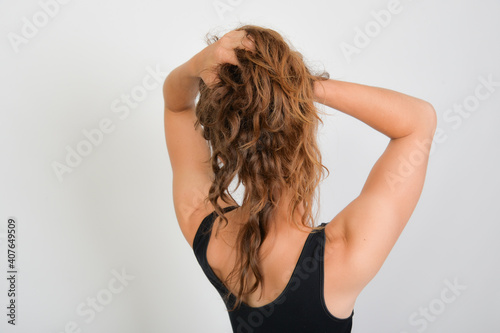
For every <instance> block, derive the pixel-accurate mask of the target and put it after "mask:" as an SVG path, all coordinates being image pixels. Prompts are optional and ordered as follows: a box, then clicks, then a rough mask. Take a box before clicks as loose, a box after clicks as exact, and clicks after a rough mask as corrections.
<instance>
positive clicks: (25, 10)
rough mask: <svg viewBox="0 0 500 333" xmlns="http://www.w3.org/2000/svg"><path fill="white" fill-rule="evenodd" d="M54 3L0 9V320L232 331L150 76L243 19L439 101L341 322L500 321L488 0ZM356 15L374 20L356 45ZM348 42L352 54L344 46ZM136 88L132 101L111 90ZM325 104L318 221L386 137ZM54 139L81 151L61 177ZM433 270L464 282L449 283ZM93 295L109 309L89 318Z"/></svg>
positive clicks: (397, 328)
mask: <svg viewBox="0 0 500 333" xmlns="http://www.w3.org/2000/svg"><path fill="white" fill-rule="evenodd" d="M55 1H56V0H41V1H40V2H39V1H34V0H27V1H22V2H14V1H3V2H1V3H0V22H1V25H0V36H3V37H2V38H0V50H1V52H0V70H1V78H0V87H1V90H0V114H1V118H0V142H1V145H0V149H1V150H0V153H1V156H2V163H1V164H0V165H1V166H0V168H1V169H0V170H1V173H0V177H1V180H2V181H1V185H0V189H1V190H0V195H1V197H0V242H1V243H0V247H1V251H0V253H1V255H0V269H1V273H0V276H2V277H4V276H6V275H7V252H6V251H7V245H8V243H7V221H8V218H9V217H15V219H16V223H17V225H18V230H17V231H18V233H17V239H16V240H17V247H16V255H17V257H16V258H17V268H18V273H17V286H16V290H17V292H18V295H17V298H16V306H17V307H16V314H17V318H16V319H17V325H16V326H17V327H12V325H8V324H7V323H6V321H7V316H6V314H7V309H6V306H7V301H8V297H7V290H8V284H7V280H6V279H5V278H1V279H0V295H1V296H0V303H1V308H2V310H0V318H2V319H1V321H0V331H1V332H6V333H9V332H23V333H24V332H26V333H28V332H30V333H31V332H37V333H45V332H51V333H56V332H57V333H60V332H120V333H132V332H133V333H136V332H229V331H230V324H229V320H228V317H227V314H226V313H225V311H224V310H225V308H224V305H223V303H222V300H221V299H220V297H219V295H218V294H217V292H216V291H215V289H213V287H212V286H211V285H210V283H209V282H208V280H207V279H206V277H205V276H204V274H203V272H202V270H201V268H200V267H199V266H198V263H197V262H196V259H195V257H194V254H193V253H192V251H191V249H190V247H189V245H188V244H187V242H186V241H185V240H184V238H183V236H182V234H181V232H180V229H179V227H178V225H177V222H176V219H175V214H174V210H173V204H172V195H171V184H172V173H171V169H170V164H169V161H168V154H167V150H166V145H165V141H164V132H163V99H162V92H161V82H162V80H163V79H164V78H165V76H166V75H167V73H168V72H170V71H171V70H172V69H174V68H175V67H177V66H178V65H180V64H182V63H183V62H185V61H187V60H188V59H189V58H190V57H191V56H192V55H194V54H195V53H196V52H198V51H199V50H201V49H202V48H203V47H204V46H205V44H204V41H203V37H204V35H205V33H206V32H208V31H210V30H212V31H217V30H219V31H223V32H225V31H228V30H229V29H232V28H234V27H236V25H237V24H238V23H239V22H241V23H250V24H258V25H259V24H260V25H265V26H268V27H270V28H273V29H276V30H277V31H279V32H281V33H283V34H284V35H285V36H286V37H287V38H288V39H289V40H290V41H291V42H292V44H293V45H294V46H295V47H296V48H297V49H299V51H301V52H302V53H303V54H304V56H305V57H306V59H308V61H309V62H310V64H311V65H312V66H314V67H315V68H317V69H321V68H322V66H324V68H325V69H326V70H327V71H329V72H330V74H331V77H332V78H336V79H341V80H346V81H353V82H359V83H365V84H370V85H376V86H381V87H385V88H389V89H394V90H397V91H401V92H404V93H407V94H410V95H414V96H417V97H420V98H422V99H425V100H428V101H429V102H431V103H432V104H433V105H434V107H435V108H436V111H437V114H438V118H439V122H438V131H437V133H436V138H435V146H434V148H433V151H432V155H431V158H430V162H429V169H428V173H427V180H426V184H425V187H424V191H423V193H422V196H421V199H420V202H419V204H418V206H417V208H416V210H415V212H414V214H413V216H412V217H411V220H410V222H409V224H408V226H407V227H406V229H405V231H404V232H403V234H402V236H401V238H400V239H399V241H398V243H397V244H396V246H395V247H394V249H393V251H392V252H391V254H390V256H389V257H388V259H387V261H386V262H385V264H384V266H383V267H382V269H381V270H380V272H379V274H378V275H377V276H376V277H375V279H373V280H372V282H371V283H370V284H369V285H368V286H367V288H366V289H365V290H364V291H363V292H362V294H361V295H360V297H359V298H358V300H357V302H356V305H355V316H354V328H353V332H356V333H364V332H370V333H372V332H375V333H377V332H383V333H388V332H389V333H403V332H406V333H414V332H429V333H430V332H439V333H441V332H457V333H459V332H460V333H462V332H464V333H466V332H467V333H468V332H498V331H500V324H499V322H498V320H497V318H496V312H497V311H498V309H500V288H499V286H498V281H499V279H500V268H499V265H498V253H499V250H500V245H499V242H498V232H499V231H500V227H499V223H498V222H499V219H498V216H499V213H500V209H499V207H500V205H498V200H499V199H500V191H499V190H498V188H499V187H500V178H499V177H498V170H500V168H499V166H500V160H499V158H498V155H499V154H498V144H499V143H500V142H499V134H498V131H497V128H496V127H498V125H499V120H500V112H499V111H500V110H499V106H500V83H499V82H500V63H499V61H498V59H500V44H499V43H498V33H499V32H500V31H499V29H500V21H499V20H498V13H499V12H500V3H499V2H498V1H495V0H481V1H465V0H454V1H451V0H443V1H439V2H437V1H430V0H414V1H411V0H400V1H399V4H398V3H397V2H394V1H390V0H377V1H368V0H363V1H357V2H355V3H354V2H348V1H344V2H339V1H337V2H332V1H327V0H322V1H320V0H316V1H308V2H306V1H297V0H294V1H287V2H286V5H285V2H278V1H274V2H270V1H263V0H221V1H212V0H210V1H201V0H196V1H175V2H174V1H158V0H156V1H155V0H142V1H134V0H128V1H123V0H121V1H118V0H104V1H99V2H98V1H77V0H72V1H67V0H66V2H67V3H65V2H64V1H63V0H60V2H55ZM221 3H224V4H226V7H224V8H226V9H227V11H225V12H219V13H218V12H217V10H216V9H215V8H216V6H217V5H218V6H220V8H222V5H221ZM42 4H45V5H42ZM49 4H51V5H49ZM42 7H45V11H44V9H42ZM388 7H390V8H391V9H392V10H393V14H391V19H390V22H385V23H384V22H383V23H384V25H385V26H384V27H380V25H378V26H377V23H375V22H376V21H375V17H374V16H373V14H372V11H375V12H379V11H381V10H383V9H387V8H388ZM45 12H51V14H52V16H53V17H50V16H48V15H47V14H44V13H45ZM34 20H35V21H36V22H35V23H36V24H38V26H39V27H36V26H35V29H36V30H34V29H33V28H31V29H29V27H28V26H29V25H30V24H31V23H33V21H34ZM357 28H359V29H362V30H364V29H365V28H367V29H372V30H369V32H368V33H369V34H371V35H372V37H370V40H369V43H367V44H368V45H362V44H360V43H361V42H362V40H360V39H359V36H358V37H356V34H359V33H357V32H356V31H357V30H356V29H357ZM377 29H379V30H377ZM23 34H24V37H23ZM23 38H24V39H23ZM16 41H17V42H16ZM365 42H366V41H365ZM347 44H349V45H350V47H351V50H353V49H352V48H353V47H356V45H357V46H358V48H357V51H356V52H357V53H352V54H350V55H349V54H346V53H344V52H343V51H342V50H341V48H342V47H343V48H347V47H349V46H346V45H347ZM156 70H158V71H159V73H158V74H155V75H156V76H157V80H158V82H156V81H155V80H154V79H151V77H152V76H151V74H150V72H154V71H156ZM148 75H150V76H151V77H149V78H146V77H147V76H148ZM145 78H146V80H147V81H146V82H145V84H146V86H147V87H146V88H144V83H143V80H144V79H145ZM488 78H489V79H490V80H492V81H493V82H494V84H493V85H492V86H491V87H484V84H483V83H482V82H483V81H484V80H488ZM479 85H483V87H480V88H477V87H478V86H479ZM488 89H490V90H488ZM141 92H143V93H144V92H146V94H145V95H144V96H141ZM130 94H134V96H136V98H137V103H136V104H133V107H132V106H131V107H127V106H126V104H125V102H123V101H122V100H121V98H122V97H126V96H124V95H130ZM475 94H478V96H479V98H477V97H475ZM142 97H144V98H142ZM475 102H478V105H474V103H475ZM464 104H466V106H465V107H464V106H461V105H464ZM457 106H458V107H457ZM454 107H455V109H454ZM458 108H462V109H463V110H464V111H463V112H462V115H460V113H458V112H457V111H456V110H458ZM467 109H469V110H471V111H467ZM327 110H328V112H329V113H330V114H331V115H332V116H329V117H325V118H324V121H325V126H324V127H323V128H321V130H320V133H319V137H320V140H321V146H322V148H323V156H324V162H325V163H326V165H327V167H329V168H330V170H331V171H332V174H331V176H330V177H329V178H328V179H327V180H326V181H325V182H324V183H323V184H322V186H321V194H322V197H321V209H320V221H318V223H320V222H327V221H329V220H331V219H332V218H333V217H334V216H335V215H336V214H337V213H338V212H339V211H340V210H341V209H342V208H343V207H344V206H345V205H347V204H348V203H349V202H350V201H351V200H352V199H354V198H355V197H356V195H357V194H358V193H359V191H360V190H361V187H362V185H363V183H364V181H365V179H366V176H367V175H368V172H369V171H370V169H371V167H372V165H373V163H374V162H375V161H376V159H377V158H378V156H379V155H380V154H381V153H382V152H383V150H384V148H385V145H386V144H387V141H388V139H387V138H386V137H385V136H383V135H382V134H380V133H378V132H376V131H374V130H373V129H371V128H370V127H368V126H366V125H364V124H362V123H360V122H359V121H357V120H355V119H354V118H350V117H348V116H345V115H344V114H341V113H339V112H337V111H334V110H332V109H327ZM99 126H101V127H100V128H101V129H100V130H99V131H102V130H106V131H107V133H104V134H102V138H101V137H99V135H98V134H97V132H96V131H93V132H92V130H93V129H96V128H99ZM84 131H90V132H92V133H94V141H95V144H91V145H88V144H86V143H85V140H86V137H85V135H84ZM96 140H97V141H96ZM68 147H69V149H80V150H83V151H85V149H87V150H86V152H87V153H88V154H87V156H84V157H83V158H82V160H81V161H78V160H76V159H75V158H74V157H73V159H72V160H70V163H71V162H72V163H73V166H74V167H72V168H71V173H69V172H67V173H62V175H61V176H60V177H58V176H57V172H55V170H54V164H55V163H56V162H57V163H60V165H59V167H61V166H62V165H66V167H68V164H67V162H66V161H65V159H66V158H67V154H68V150H67V149H68ZM65 170H66V171H68V170H69V169H65ZM61 172H63V171H62V169H61ZM116 275H125V282H122V283H120V282H117V281H118V280H116V278H115V276H116ZM446 280H447V281H448V282H450V283H454V282H456V283H458V284H459V285H462V286H465V287H466V289H465V290H456V295H454V294H453V293H450V292H449V291H447V290H446V288H448V287H447V284H446V282H445V281H446ZM455 280H456V281H455ZM115 282H116V283H115ZM442 295H444V296H442ZM453 296H455V297H453ZM96 297H97V298H99V299H100V300H101V301H102V302H105V303H106V302H107V304H106V305H104V306H103V307H99V308H98V309H99V311H97V310H93V308H92V307H91V302H92V298H96ZM442 297H444V298H442ZM444 301H447V302H444ZM97 305H99V304H97ZM96 309H97V307H96ZM426 309H430V310H427V311H428V314H427V315H424V314H423V313H424V312H421V311H426ZM77 311H79V312H77ZM72 322H73V324H72ZM72 325H73V326H72Z"/></svg>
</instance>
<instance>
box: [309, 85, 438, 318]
mask: <svg viewBox="0 0 500 333" xmlns="http://www.w3.org/2000/svg"><path fill="white" fill-rule="evenodd" d="M314 92H315V101H316V102H319V103H322V104H324V105H326V106H329V107H331V108H334V109H336V110H339V111H341V112H344V113H346V114H348V115H350V116H353V117H355V118H357V119H359V120H361V121H362V122H364V123H366V124H367V125H369V126H370V127H372V128H374V129H376V130H378V131H380V132H381V133H383V134H385V135H386V136H388V137H389V138H390V141H389V143H388V145H387V148H386V149H385V151H384V153H383V154H382V155H381V156H380V157H379V159H378V160H377V162H376V163H375V164H374V166H373V168H372V170H371V171H370V173H369V175H368V178H367V180H366V183H365V185H364V186H363V188H362V190H361V192H360V194H359V196H358V197H357V198H355V199H354V200H353V201H352V202H351V203H350V204H349V205H347V206H346V207H345V208H344V209H343V210H342V211H341V212H340V213H339V214H338V215H337V216H335V218H334V219H333V220H332V221H331V222H332V223H329V224H328V226H327V229H325V230H326V231H325V232H326V233H327V235H328V237H329V239H332V240H335V241H334V242H332V243H334V244H332V247H331V248H330V250H333V248H334V247H335V249H334V251H332V252H331V253H334V254H332V256H333V257H332V258H333V259H332V260H333V261H335V264H332V267H337V268H331V269H332V270H335V269H337V271H335V272H333V271H332V272H331V274H330V276H336V278H338V279H337V280H336V283H335V285H336V286H337V287H335V288H339V289H338V290H337V291H338V292H339V293H341V294H342V295H356V296H357V294H358V293H359V292H361V290H362V289H363V288H364V287H365V286H366V284H368V282H369V281H370V280H371V279H372V278H373V277H374V276H375V275H376V273H377V272H378V271H379V270H380V268H381V267H382V264H383V263H384V261H385V259H386V258H387V256H388V255H389V252H390V251H391V249H392V248H393V246H394V245H395V243H396V241H397V239H398V237H399V236H400V234H401V232H402V231H403V229H404V227H405V226H406V223H407V222H408V220H409V219H410V217H411V215H412V213H413V211H414V209H415V207H416V205H417V202H418V200H419V197H420V194H421V193H422V188H423V185H424V180H425V174H426V170H427V163H428V157H429V151H430V147H431V143H432V138H433V136H434V132H435V129H436V122H437V118H436V112H435V111H434V108H433V107H432V105H431V104H429V103H427V102H425V101H423V100H420V99H418V98H414V97H411V96H408V95H405V94H402V93H398V92H395V91H391V90H387V89H382V88H376V87H370V86H365V85H360V84H355V83H349V82H342V81H336V80H326V81H317V82H315V86H314ZM347 313H349V312H347Z"/></svg>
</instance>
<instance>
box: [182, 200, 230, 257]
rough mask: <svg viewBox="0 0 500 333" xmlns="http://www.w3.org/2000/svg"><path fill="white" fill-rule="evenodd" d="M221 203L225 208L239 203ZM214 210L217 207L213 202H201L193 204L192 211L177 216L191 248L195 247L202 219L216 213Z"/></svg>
mask: <svg viewBox="0 0 500 333" xmlns="http://www.w3.org/2000/svg"><path fill="white" fill-rule="evenodd" d="M219 205H220V206H221V207H222V208H223V209H224V208H226V207H230V206H238V203H236V202H234V203H232V204H228V203H225V202H223V203H219ZM214 211H215V207H214V206H213V205H212V204H210V203H208V204H200V205H198V206H193V207H192V209H191V210H190V211H187V212H185V213H184V214H183V215H182V216H178V217H177V220H178V223H179V227H180V229H181V231H182V234H183V235H184V238H185V239H186V241H187V242H188V243H189V246H191V248H193V242H194V238H195V236H196V233H197V232H198V229H199V228H200V225H201V223H202V221H203V220H204V219H205V218H207V217H208V216H209V215H210V214H212V213H214Z"/></svg>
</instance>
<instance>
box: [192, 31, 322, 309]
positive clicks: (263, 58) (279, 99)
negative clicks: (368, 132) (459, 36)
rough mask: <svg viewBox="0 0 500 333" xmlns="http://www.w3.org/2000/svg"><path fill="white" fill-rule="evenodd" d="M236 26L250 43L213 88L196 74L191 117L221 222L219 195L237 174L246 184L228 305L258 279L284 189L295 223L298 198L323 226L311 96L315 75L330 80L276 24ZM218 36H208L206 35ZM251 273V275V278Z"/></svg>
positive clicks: (307, 222)
mask: <svg viewBox="0 0 500 333" xmlns="http://www.w3.org/2000/svg"><path fill="white" fill-rule="evenodd" d="M235 30H244V31H246V33H247V36H249V37H250V38H251V39H252V40H253V42H254V44H255V50H254V51H247V50H244V49H235V53H236V56H237V58H238V61H239V63H240V66H236V65H232V64H228V63H226V64H220V65H219V66H218V67H217V74H218V78H219V81H218V82H217V83H216V84H214V85H213V86H211V87H210V88H209V87H208V86H207V85H205V83H204V82H203V81H202V80H200V97H199V100H198V102H197V104H196V116H197V121H196V123H195V127H197V126H198V125H200V124H201V125H202V126H203V137H204V138H205V139H206V140H208V142H209V143H210V147H211V150H212V156H211V158H210V159H209V161H207V162H209V163H211V165H212V170H213V173H214V180H213V183H212V185H211V187H210V190H209V194H208V197H207V198H206V200H205V202H207V201H210V203H211V204H212V205H213V207H214V208H215V211H216V214H217V216H220V217H221V218H222V219H223V220H224V221H225V223H226V226H227V224H228V223H229V222H228V220H227V218H226V217H225V216H224V212H223V211H222V208H221V207H220V206H219V204H218V199H219V198H222V200H223V201H224V202H226V203H229V202H228V201H227V199H229V197H231V198H232V196H231V194H230V193H229V192H228V191H227V190H228V187H229V186H230V184H231V182H232V180H233V179H234V177H235V176H238V183H237V187H236V189H237V188H238V187H239V185H240V184H243V186H244V187H245V193H244V198H243V203H242V205H241V207H240V209H241V210H242V211H243V212H246V215H244V216H248V220H247V221H241V222H244V223H243V224H242V227H241V229H240V230H239V232H238V235H237V243H236V244H238V245H237V248H236V251H237V252H236V253H237V254H236V255H237V261H236V262H237V264H236V266H235V267H233V270H232V271H231V273H230V274H229V276H228V277H227V279H226V280H225V281H224V284H226V282H228V281H230V280H231V279H232V278H234V277H235V276H236V277H238V281H239V283H238V286H239V290H238V293H237V295H235V296H236V303H235V304H234V306H233V308H232V309H231V310H230V311H233V310H234V309H235V308H236V306H238V307H239V305H240V304H241V301H242V297H243V296H244V295H247V294H250V293H252V292H253V291H255V290H256V289H257V288H258V286H259V284H260V283H261V282H262V275H261V272H260V269H259V255H258V254H259V248H260V246H261V244H262V243H263V241H264V239H265V238H266V235H267V233H268V230H269V223H271V222H270V221H271V219H270V217H271V216H272V214H273V212H274V211H275V208H276V207H277V203H278V201H279V199H280V197H281V195H282V192H283V191H285V190H289V191H291V193H293V194H292V197H291V200H290V205H289V207H288V208H289V210H288V211H289V212H290V215H289V217H292V220H293V223H294V224H295V225H296V226H297V227H298V224H297V221H295V219H293V216H294V213H295V211H296V209H297V207H298V206H299V205H300V204H302V205H303V208H304V212H305V213H304V214H303V215H302V218H301V221H300V223H301V224H302V225H303V226H308V227H311V228H312V230H320V229H322V227H314V222H313V220H314V218H315V216H313V213H312V204H313V201H314V199H315V195H316V190H318V191H319V188H317V185H318V184H319V182H320V181H321V177H322V176H323V171H324V170H323V168H324V169H326V171H328V174H329V173H330V172H329V170H328V168H326V167H325V166H324V165H323V164H322V163H321V154H320V151H319V148H318V144H317V141H316V135H317V127H318V122H321V124H323V121H322V120H321V118H320V117H319V116H318V112H319V111H318V110H317V109H316V107H315V105H314V104H313V101H314V94H313V84H314V82H315V81H317V80H327V79H328V78H329V74H328V73H327V72H323V73H321V74H320V75H313V74H311V71H310V70H309V69H308V67H307V66H306V65H305V64H304V61H303V56H302V54H301V53H299V52H298V51H295V50H293V49H291V48H290V46H289V45H288V44H287V42H286V41H285V40H284V39H283V37H282V36H281V35H280V34H279V33H277V32H276V31H274V30H271V29H268V28H263V27H259V26H254V25H243V26H240V27H239V28H237V29H235ZM207 36H208V35H207ZM218 39H219V38H218V37H217V36H212V38H211V39H210V38H207V43H208V44H211V43H213V42H215V41H217V40H218ZM219 158H220V160H221V162H222V165H221V163H220V162H219ZM228 196H229V197H228ZM233 200H234V199H233ZM318 207H319V201H318ZM219 227H220V225H219ZM217 231H218V230H217ZM251 277H255V280H256V281H255V282H254V283H253V285H251V286H249V284H250V282H249V281H250V278H251ZM226 286H227V284H226ZM261 296H262V293H261ZM226 297H229V294H228V295H226Z"/></svg>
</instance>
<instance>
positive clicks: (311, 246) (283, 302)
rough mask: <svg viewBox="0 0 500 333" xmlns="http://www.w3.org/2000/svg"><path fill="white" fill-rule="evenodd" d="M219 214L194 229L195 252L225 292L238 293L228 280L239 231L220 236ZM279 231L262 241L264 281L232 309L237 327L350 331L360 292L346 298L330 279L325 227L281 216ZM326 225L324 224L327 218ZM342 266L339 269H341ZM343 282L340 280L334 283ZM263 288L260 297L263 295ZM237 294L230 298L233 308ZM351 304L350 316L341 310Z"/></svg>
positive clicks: (233, 214)
mask: <svg viewBox="0 0 500 333" xmlns="http://www.w3.org/2000/svg"><path fill="white" fill-rule="evenodd" d="M226 209H227V211H228V213H226V214H227V215H226V216H227V218H228V220H229V223H230V224H231V225H237V224H238V223H237V221H238V207H237V206H229V207H227V208H226ZM218 220H219V219H217V218H216V215H215V214H209V215H208V216H206V217H205V218H204V219H203V221H202V223H201V224H200V227H199V229H198V230H197V232H196V235H195V238H194V241H193V249H194V253H195V255H196V257H197V259H198V262H199V263H200V266H201V267H202V269H203V271H204V272H205V274H206V275H207V277H208V279H209V280H210V281H211V283H212V284H213V285H214V287H215V288H216V289H217V290H218V292H219V293H220V294H221V296H222V297H223V298H224V295H225V294H226V293H227V291H228V290H229V291H231V293H232V294H235V291H236V290H237V288H236V286H234V285H224V284H223V283H222V281H224V280H225V279H226V277H227V275H228V274H229V273H230V272H231V270H232V267H233V266H234V264H235V260H236V257H235V255H234V242H235V235H236V234H237V233H236V232H237V230H232V229H233V228H224V229H223V230H221V231H220V232H219V233H218V235H217V237H215V232H210V227H211V226H212V225H213V230H216V228H217V223H218ZM276 221H279V222H276V225H277V226H278V227H277V228H276V230H275V232H271V233H270V234H269V237H268V238H266V241H264V243H263V245H262V246H261V252H260V254H261V256H262V258H261V261H260V265H261V271H262V275H263V280H262V284H261V285H259V288H258V289H257V290H256V291H254V292H253V293H251V294H249V295H247V296H246V297H244V298H243V302H242V303H241V305H240V307H239V308H238V309H237V310H235V311H233V312H229V317H230V320H231V324H232V326H233V331H234V332H350V330H351V327H352V317H353V312H354V311H353V305H354V300H355V297H356V296H353V297H351V300H349V301H348V302H345V299H346V297H345V295H342V294H340V295H338V296H337V294H336V293H337V291H338V290H339V289H338V286H337V288H336V286H335V285H333V284H332V283H331V282H333V279H331V278H330V277H329V275H331V272H332V269H331V266H332V265H331V261H332V259H334V256H331V255H330V254H331V249H332V248H333V247H332V246H331V245H332V244H330V243H329V241H328V240H327V237H326V236H325V230H326V229H324V230H321V231H316V232H307V231H306V230H304V231H301V230H298V229H297V228H296V227H295V226H293V225H289V226H288V225H286V223H284V222H283V221H284V219H282V218H281V219H280V218H279V217H277V220H276ZM325 224H326V223H325ZM337 271H338V270H337ZM339 282H340V281H339V280H338V279H337V280H335V283H336V284H338V283H339ZM261 291H262V298H261V299H259V296H260V293H261ZM232 302H234V297H231V298H230V299H229V300H226V307H227V308H228V309H230V308H231V307H232V305H233V304H234V303H232ZM340 308H344V309H348V310H347V311H346V312H347V315H344V314H343V313H341V312H339V311H338V310H339V309H340Z"/></svg>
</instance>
